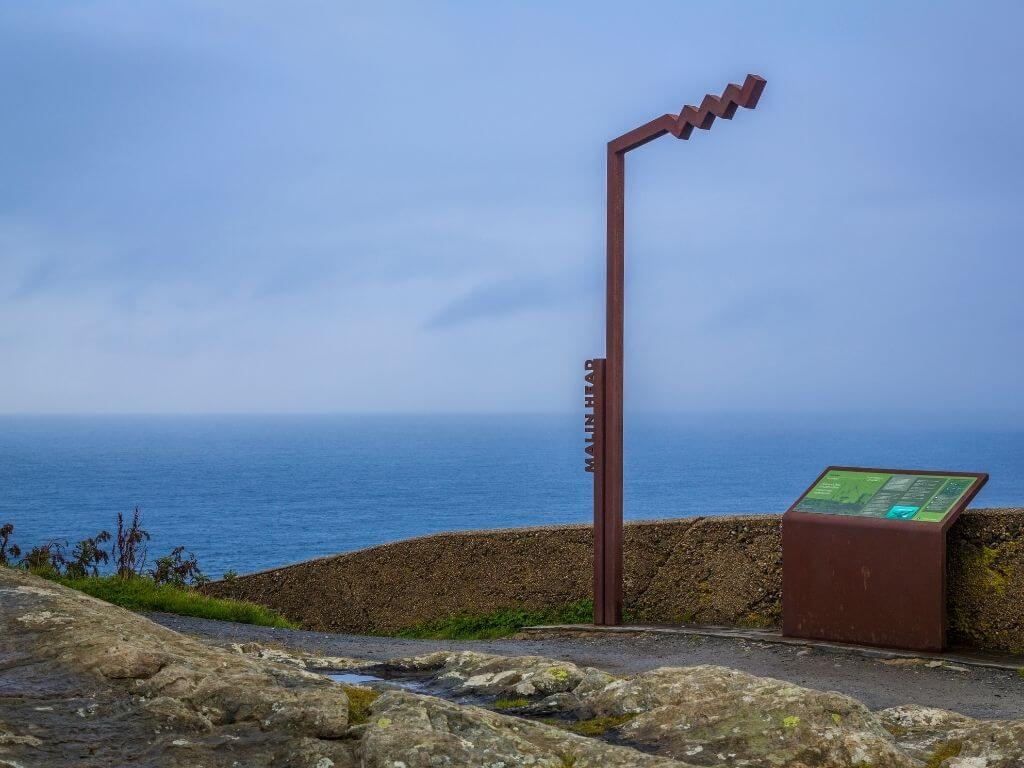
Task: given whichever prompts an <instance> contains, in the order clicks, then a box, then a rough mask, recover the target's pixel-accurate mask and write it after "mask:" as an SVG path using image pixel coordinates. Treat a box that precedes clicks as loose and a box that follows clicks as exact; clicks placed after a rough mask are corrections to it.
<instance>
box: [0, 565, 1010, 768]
mask: <svg viewBox="0 0 1024 768" xmlns="http://www.w3.org/2000/svg"><path fill="white" fill-rule="evenodd" d="M0 622H2V626H0V766H5V767H9V768H36V767H37V766H46V767H47V768H49V767H51V766H71V765H74V766H126V765H132V766H201V767H206V766H210V767H214V766H218V767H219V766H225V767H227V766H239V767H243V766H244V767H245V768H248V767H249V766H253V767H257V766H296V767H300V768H304V767H306V766H308V767H309V768H332V767H333V768H345V767H346V766H353V767H354V766H366V767H368V768H377V767H380V768H384V767H385V766H387V768H420V767H423V768H426V767H427V766H430V767H433V766H487V767H488V768H513V767H514V766H531V767H534V768H566V767H567V766H576V767H577V768H583V767H584V766H612V767H615V766H623V767H625V766H638V767H641V768H642V767H645V766H651V767H654V766H664V767H665V768H669V767H670V766H675V767H676V768H685V767H686V766H756V767H759V768H760V767H762V766H763V767H764V768H777V767H780V766H794V767H795V768H799V767H801V766H806V767H807V768H811V767H812V766H835V767H837V768H838V767H843V768H867V767H868V766H871V767H872V768H890V767H891V768H904V767H906V768H1011V766H1012V767H1014V768H1018V767H1019V766H1024V721H979V720H974V719H971V718H967V717H963V716H961V715H957V714H954V713H952V712H947V711H944V710H941V709H926V708H921V707H898V708H894V709H888V710H883V711H880V712H872V711H870V710H868V709H867V708H866V707H865V706H864V705H862V704H861V703H860V702H858V701H856V700H854V699H852V698H850V697H847V696H842V695H840V694H837V693H825V692H820V691H814V690H810V689H807V688H801V687H799V686H796V685H792V684H790V683H785V682H781V681H778V680H772V679H769V678H761V677H755V676H752V675H748V674H745V673H741V672H738V671H735V670H731V669H727V668H724V667H714V666H698V667H687V668H661V669H655V670H651V671H649V672H645V673H642V674H638V675H634V676H632V677H629V678H621V679H617V678H614V677H612V676H611V675H608V674H606V673H604V672H602V671H600V670H596V669H592V668H581V667H578V666H576V665H574V664H571V663H568V662H558V661H553V660H550V659H545V658H541V657H509V658H506V657H500V656H491V655H486V654H479V653H472V652H459V653H452V652H439V653H434V654H428V655H425V656H419V657H415V658H408V659H395V660H392V661H390V662H386V663H383V664H380V663H363V662H359V661H357V660H353V659H322V658H315V657H309V656H302V655H300V654H296V653H292V652H289V651H286V650H280V649H269V648H263V647H260V646H258V645H256V644H246V645H244V646H235V647H233V648H221V647H217V646H213V645H209V644H205V643H202V642H200V641H198V640H195V639H193V638H190V637H186V636H184V635H180V634H178V633H176V632H173V631H171V630H169V629H166V628H163V627H160V626H158V625H156V624H154V623H152V622H150V621H149V620H147V619H145V618H142V617H140V616H137V615H135V614H132V613H129V612H127V611H123V610H121V609H119V608H116V607H113V606H111V605H108V604H106V603H102V602H99V601H97V600H94V599H92V598H90V597H88V596H85V595H82V594H80V593H77V592H73V591H70V590H67V589H65V588H63V587H60V586H59V585H55V584H52V583H50V582H46V581H43V580H41V579H38V578H35V577H33V576H31V575H29V574H26V573H24V572H21V571H15V570H10V569H6V568H0ZM329 668H346V669H358V670H360V671H362V672H364V673H366V674H372V675H376V676H378V677H381V678H387V680H388V682H386V683H381V684H380V685H376V686H375V688H376V690H370V689H366V688H360V687H351V686H345V685H341V684H338V683H335V682H332V681H331V680H329V679H327V678H326V677H324V676H323V675H322V674H320V671H322V670H324V669H329ZM409 681H413V682H415V684H416V686H417V689H416V690H417V691H425V692H426V693H423V692H413V691H411V690H408V688H407V687H403V686H406V684H407V683H408V682H409ZM427 694H430V695H427Z"/></svg>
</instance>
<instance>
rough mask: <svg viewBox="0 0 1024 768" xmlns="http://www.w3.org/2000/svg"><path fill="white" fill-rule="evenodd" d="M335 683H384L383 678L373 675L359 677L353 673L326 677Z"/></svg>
mask: <svg viewBox="0 0 1024 768" xmlns="http://www.w3.org/2000/svg"><path fill="white" fill-rule="evenodd" d="M327 677H329V678H331V680H333V681H334V682H336V683H345V684H346V685H366V684H367V683H383V682H385V680H384V678H383V677H375V676H374V675H359V674H356V673H355V672H331V673H329V674H328V675H327Z"/></svg>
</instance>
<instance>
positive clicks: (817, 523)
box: [782, 510, 947, 651]
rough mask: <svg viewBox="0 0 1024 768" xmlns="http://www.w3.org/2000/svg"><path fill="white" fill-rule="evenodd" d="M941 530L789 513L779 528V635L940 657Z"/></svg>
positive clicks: (943, 579) (943, 629) (943, 561)
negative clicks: (780, 549)
mask: <svg viewBox="0 0 1024 768" xmlns="http://www.w3.org/2000/svg"><path fill="white" fill-rule="evenodd" d="M946 527H947V526H940V525H934V526H931V525H924V524H918V525H908V524H906V523H899V522H894V521H888V520H874V519H864V518H854V517H839V516H834V515H820V514H808V513H801V512H794V511H792V510H790V511H789V512H787V513H786V515H785V516H784V517H783V520H782V551H783V567H782V617H783V618H782V631H783V634H784V635H786V636H789V637H803V638H811V639H818V640H831V641H836V642H844V643H861V644H864V645H873V646H882V647H889V648H905V649H909V650H920V651H941V650H943V649H944V648H945V645H946Z"/></svg>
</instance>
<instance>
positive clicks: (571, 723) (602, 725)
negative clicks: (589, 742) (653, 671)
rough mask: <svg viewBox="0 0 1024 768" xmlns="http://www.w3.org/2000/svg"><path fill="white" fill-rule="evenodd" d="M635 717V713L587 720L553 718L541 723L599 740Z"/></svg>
mask: <svg viewBox="0 0 1024 768" xmlns="http://www.w3.org/2000/svg"><path fill="white" fill-rule="evenodd" d="M634 717H636V714H635V713H632V712H631V713H629V714H625V715H610V716H608V717H592V718H590V719H589V720H568V721H566V720H558V719H555V718H548V719H546V720H542V721H541V722H543V723H546V724H547V725H553V726H555V727H556V728H561V729H562V730H563V731H571V732H572V733H575V734H578V735H580V736H589V737H590V738H599V737H601V736H604V735H605V734H606V733H608V731H610V730H612V729H614V728H618V727H619V726H620V725H625V724H626V723H628V722H629V721H630V720H632V719H633V718H634Z"/></svg>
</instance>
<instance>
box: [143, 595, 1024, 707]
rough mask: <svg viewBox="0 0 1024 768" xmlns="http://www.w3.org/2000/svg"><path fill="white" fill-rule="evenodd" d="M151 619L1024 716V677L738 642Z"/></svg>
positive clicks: (245, 637)
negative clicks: (704, 675)
mask: <svg viewBox="0 0 1024 768" xmlns="http://www.w3.org/2000/svg"><path fill="white" fill-rule="evenodd" d="M147 615H148V616H149V618H151V619H153V620H154V621H156V622H158V623H160V624H163V625H164V626H167V627H170V628H171V629H175V630H177V631H179V632H183V633H185V634H190V635H196V636H198V637H202V638H205V639H208V640H213V641H215V642H245V641H250V640H254V641H256V642H259V643H263V644H267V645H281V646H285V647H289V648H296V649H302V650H304V651H307V652H310V653H317V654H321V655H325V656H350V657H354V658H360V659H372V660H381V661H383V660H385V659H391V658H396V657H400V656H412V655H416V654H420V653H426V652H429V651H433V650H451V649H471V650H475V651H481V652H485V653H496V654H501V655H504V656H518V655H537V656H547V657H549V658H553V659H564V660H568V661H573V662H575V663H577V664H583V665H588V666H593V667H598V668H600V669H604V670H607V671H608V672H611V673H613V674H632V673H635V672H642V671H644V670H647V669H653V668H655V667H663V666H692V665H696V664H720V665H723V666H727V667H733V668H735V669H740V670H743V671H745V672H749V673H751V674H755V675H762V676H767V677H774V678H777V679H781V680H789V681H792V682H794V683H797V684H799V685H804V686H807V687H808V688H816V689H818V690H833V691H839V692H841V693H845V694H848V695H850V696H854V697H855V698H858V699H860V700H861V701H863V702H864V703H865V704H867V705H868V706H869V707H872V708H876V709H881V708H884V707H892V706H897V705H900V704H921V705H924V706H930V707H938V708H941V709H949V710H953V711H955V712H961V713H963V714H965V715H970V716H971V717H979V718H1021V717H1024V676H1022V675H1020V674H1017V673H1015V672H1009V671H1003V670H997V669H986V668H979V667H970V668H969V669H968V670H967V671H957V670H955V669H949V668H945V667H936V668H930V667H927V666H924V665H923V664H920V665H906V664H902V663H898V664H893V663H889V662H886V661H882V660H879V659H873V658H868V657H864V656H861V655H860V654H857V653H855V652H847V651H837V650H824V649H820V648H801V647H799V646H785V645H776V644H772V643H762V642H753V641H748V640H740V639H734V638H720V637H707V636H689V635H656V634H650V635H640V636H636V635H576V634H565V635H552V636H544V637H542V638H537V639H534V638H530V639H518V638H517V639H512V638H505V639H500V640H408V639H402V638H389V637H363V636H359V635H336V634H330V633H324V632H305V631H302V630H293V629H271V628H268V627H254V626H250V625H247V624H232V623H230V622H221V621H210V620H207V619H196V618H191V617H185V616H171V615H168V614H147Z"/></svg>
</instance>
